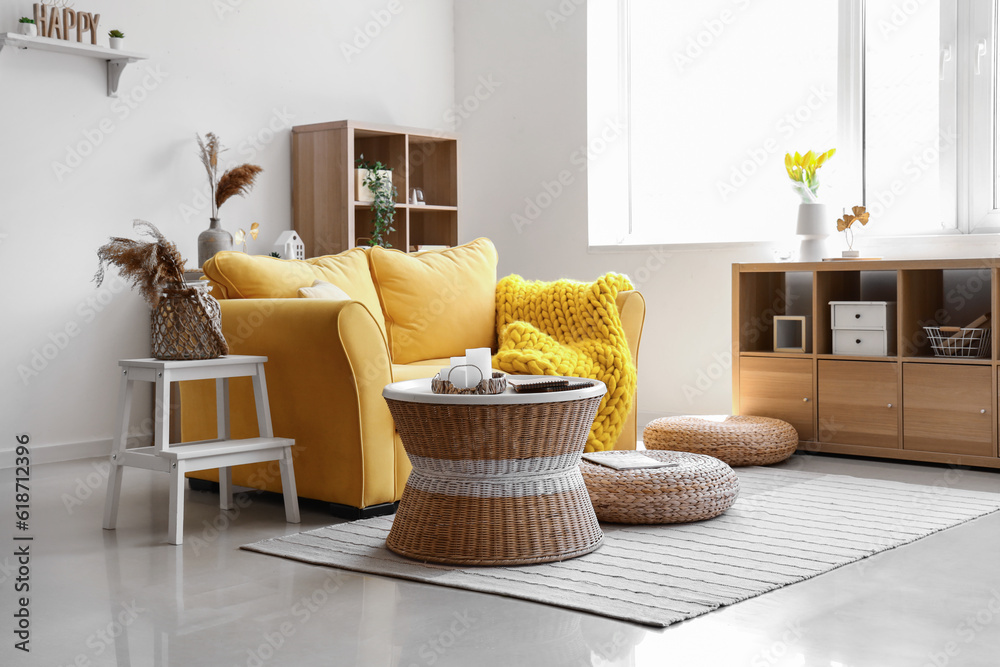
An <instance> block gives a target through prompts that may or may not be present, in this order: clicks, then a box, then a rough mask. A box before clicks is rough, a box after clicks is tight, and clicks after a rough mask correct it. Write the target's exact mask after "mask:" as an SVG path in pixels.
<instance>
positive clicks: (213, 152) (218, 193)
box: [196, 132, 264, 218]
mask: <svg viewBox="0 0 1000 667" xmlns="http://www.w3.org/2000/svg"><path fill="white" fill-rule="evenodd" d="M196 136H197V137H198V148H199V149H200V150H201V155H200V156H199V157H200V158H201V163H202V164H203V165H205V171H206V172H207V173H208V183H209V185H210V186H211V188H212V193H213V198H212V217H213V218H218V217H219V209H220V208H221V207H222V205H223V204H225V203H226V202H227V201H228V200H229V198H230V197H232V196H233V195H240V196H241V197H244V196H246V194H247V193H248V192H250V190H252V189H253V184H254V180H255V179H256V178H257V174H259V173H260V172H262V171H264V170H263V169H262V168H260V167H258V166H257V165H255V164H241V165H240V166H238V167H233V168H232V169H230V170H228V171H226V172H225V173H224V174H222V176H221V177H220V176H219V154H220V153H222V152H224V151H225V150H226V149H225V148H223V146H222V142H220V141H219V137H217V136H215V133H214V132H209V133H208V134H206V135H205V138H204V139H202V137H201V135H200V134H199V135H196Z"/></svg>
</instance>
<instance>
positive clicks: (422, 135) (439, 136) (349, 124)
mask: <svg viewBox="0 0 1000 667" xmlns="http://www.w3.org/2000/svg"><path fill="white" fill-rule="evenodd" d="M344 129H352V130H354V132H355V134H356V135H357V136H361V137H365V136H380V135H398V134H406V135H409V137H410V140H411V141H421V142H431V141H455V140H456V139H458V135H457V134H455V133H454V132H444V131H437V130H435V131H433V133H429V132H428V131H427V130H426V129H420V128H416V127H406V126H402V125H384V124H381V123H364V122H361V121H356V120H337V121H331V122H328V123H311V124H309V125H296V126H295V127H293V128H292V132H323V131H325V130H344Z"/></svg>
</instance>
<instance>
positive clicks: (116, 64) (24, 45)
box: [0, 32, 149, 97]
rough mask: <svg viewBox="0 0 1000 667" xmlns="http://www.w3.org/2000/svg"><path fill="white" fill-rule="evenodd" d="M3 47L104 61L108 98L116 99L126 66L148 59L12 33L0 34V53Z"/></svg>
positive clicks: (57, 40)
mask: <svg viewBox="0 0 1000 667" xmlns="http://www.w3.org/2000/svg"><path fill="white" fill-rule="evenodd" d="M5 46H11V47H14V48H17V49H38V50H39V51H51V52H53V53H66V54H69V55H73V56H86V57H87V58H97V59H99V60H105V61H107V63H108V97H118V81H119V80H120V79H121V77H122V72H124V71H125V66H126V65H128V64H129V63H134V62H137V61H139V60H148V59H149V56H147V55H146V54H145V53H137V52H135V51H124V50H121V49H109V48H107V47H106V46H94V45H93V44H81V43H79V42H70V41H67V40H64V39H52V38H50V37H28V36H27V35H19V34H17V33H13V32H5V33H0V51H3V47H5Z"/></svg>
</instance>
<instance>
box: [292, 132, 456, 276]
mask: <svg viewBox="0 0 1000 667" xmlns="http://www.w3.org/2000/svg"><path fill="white" fill-rule="evenodd" d="M362 155H363V156H364V159H365V160H366V161H369V162H375V161H379V162H382V163H383V164H385V165H387V166H389V167H391V168H392V183H393V185H395V186H396V191H397V195H396V219H395V222H394V224H393V226H394V227H395V229H396V231H395V232H392V233H391V234H390V235H389V243H390V244H391V245H392V247H393V248H396V249H398V250H402V251H404V252H406V251H407V250H409V248H410V247H411V246H421V245H448V246H453V245H456V244H457V243H458V137H457V136H456V135H454V134H449V133H446V132H436V131H432V130H417V129H413V128H407V127H396V126H392V125H378V124H374V123H359V122H357V121H351V120H343V121H337V122H333V123H318V124H314V125H299V126H296V127H293V128H292V220H293V223H292V224H293V227H294V228H295V231H297V232H298V233H299V236H301V237H302V240H303V242H304V243H305V246H306V257H315V256H318V255H331V254H335V253H338V252H343V251H344V250H348V249H349V248H353V247H356V246H358V245H366V243H365V240H366V239H368V238H370V237H371V233H372V215H371V205H370V204H369V203H367V202H361V201H357V200H356V198H355V192H356V190H355V180H356V174H355V166H356V164H357V160H358V159H359V158H361V156H362ZM413 188H419V189H420V190H422V191H423V193H424V202H425V203H424V204H415V203H409V201H408V199H409V193H410V191H411V190H412V189H413Z"/></svg>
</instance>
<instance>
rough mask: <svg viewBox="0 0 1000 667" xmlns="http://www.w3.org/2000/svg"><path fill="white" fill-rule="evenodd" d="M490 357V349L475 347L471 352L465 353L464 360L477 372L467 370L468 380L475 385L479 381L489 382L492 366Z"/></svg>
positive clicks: (491, 375)
mask: <svg viewBox="0 0 1000 667" xmlns="http://www.w3.org/2000/svg"><path fill="white" fill-rule="evenodd" d="M490 357H491V355H490V348H488V347H477V348H475V349H473V350H466V351H465V358H466V359H467V360H468V362H467V363H469V364H471V365H473V366H475V367H476V368H477V369H478V372H477V371H475V370H473V369H471V368H470V369H469V379H470V380H471V381H472V382H473V383H475V382H479V381H481V380H489V379H490V378H491V377H493V364H492V362H491V361H492V360H491V358H490Z"/></svg>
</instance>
